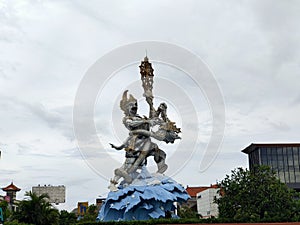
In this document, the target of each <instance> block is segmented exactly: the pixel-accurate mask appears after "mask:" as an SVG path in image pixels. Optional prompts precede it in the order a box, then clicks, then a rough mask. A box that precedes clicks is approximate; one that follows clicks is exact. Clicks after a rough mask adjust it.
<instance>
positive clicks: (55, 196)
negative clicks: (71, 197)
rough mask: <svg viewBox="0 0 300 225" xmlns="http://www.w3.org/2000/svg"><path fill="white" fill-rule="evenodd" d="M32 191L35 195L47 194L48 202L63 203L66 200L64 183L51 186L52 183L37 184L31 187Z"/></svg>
mask: <svg viewBox="0 0 300 225" xmlns="http://www.w3.org/2000/svg"><path fill="white" fill-rule="evenodd" d="M32 192H33V193H35V194H36V195H37V196H40V195H42V194H48V196H49V202H50V203H55V204H59V203H64V202H66V187H65V186H64V185H59V186H52V185H50V184H49V185H44V186H42V185H38V186H35V187H32Z"/></svg>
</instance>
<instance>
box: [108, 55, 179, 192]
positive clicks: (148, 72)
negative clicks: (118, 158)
mask: <svg viewBox="0 0 300 225" xmlns="http://www.w3.org/2000/svg"><path fill="white" fill-rule="evenodd" d="M140 68H141V75H142V81H143V88H144V96H145V97H146V101H147V103H148V104H149V106H150V112H149V118H147V117H145V116H144V117H141V116H139V115H138V114H137V110H138V105H137V100H136V99H135V98H134V97H133V96H132V95H129V98H128V96H127V92H128V91H127V90H126V91H125V92H124V93H123V97H122V100H121V101H120V108H121V109H122V110H123V111H124V114H125V116H124V118H123V124H124V125H125V127H126V128H127V129H128V130H129V137H128V138H127V139H126V140H125V142H124V143H123V144H122V145H120V146H115V145H113V144H110V145H111V147H113V148H115V149H116V150H121V149H125V151H126V154H125V158H126V159H125V162H124V163H123V165H122V166H121V167H120V168H118V169H116V170H115V171H114V173H115V176H114V178H113V179H111V181H110V186H109V189H110V190H111V191H117V190H118V188H117V187H116V185H117V184H118V182H119V179H120V178H122V177H123V178H124V182H125V183H127V184H130V183H131V182H132V176H131V174H133V173H136V171H137V169H139V168H141V167H142V166H145V165H146V163H147V157H149V156H154V161H155V162H156V164H157V173H164V172H165V171H166V170H167V168H168V166H167V165H166V164H165V159H166V153H165V152H164V151H162V150H161V149H159V148H158V146H157V144H155V143H153V142H152V141H151V137H152V138H155V139H157V140H159V141H164V142H166V143H174V141H175V140H176V139H180V137H179V136H178V133H180V132H181V131H180V128H177V127H176V125H175V123H174V122H171V121H170V120H169V119H168V117H167V105H166V104H165V103H161V104H160V105H159V107H158V109H157V110H155V108H154V107H153V95H152V84H153V69H152V67H151V63H149V62H148V58H147V57H145V60H144V61H143V62H142V64H141V66H140ZM156 125H158V130H157V131H155V132H154V131H152V130H151V128H152V127H154V126H156Z"/></svg>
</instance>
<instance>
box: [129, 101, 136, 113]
mask: <svg viewBox="0 0 300 225" xmlns="http://www.w3.org/2000/svg"><path fill="white" fill-rule="evenodd" d="M137 110H138V106H137V103H136V102H135V103H133V102H132V103H129V105H128V114H129V116H135V115H136V114H137Z"/></svg>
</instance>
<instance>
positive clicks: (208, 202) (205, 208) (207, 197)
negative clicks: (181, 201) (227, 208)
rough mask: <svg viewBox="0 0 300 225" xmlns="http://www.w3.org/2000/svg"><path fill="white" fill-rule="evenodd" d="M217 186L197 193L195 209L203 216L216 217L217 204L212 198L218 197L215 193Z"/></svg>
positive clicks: (217, 213) (217, 212)
mask: <svg viewBox="0 0 300 225" xmlns="http://www.w3.org/2000/svg"><path fill="white" fill-rule="evenodd" d="M218 190H219V188H209V189H206V190H204V191H202V192H199V193H198V194H197V211H198V214H200V215H202V216H203V218H207V217H212V216H213V217H218V215H219V211H218V205H217V204H216V203H214V198H215V197H217V198H219V197H220V195H219V194H218V193H217V192H218Z"/></svg>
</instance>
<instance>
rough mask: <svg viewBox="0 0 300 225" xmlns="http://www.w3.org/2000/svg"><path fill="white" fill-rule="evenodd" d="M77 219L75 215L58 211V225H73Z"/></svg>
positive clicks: (65, 211)
mask: <svg viewBox="0 0 300 225" xmlns="http://www.w3.org/2000/svg"><path fill="white" fill-rule="evenodd" d="M76 221H77V217H76V215H75V213H72V212H71V213H69V212H68V211H67V210H62V211H60V214H59V225H71V224H75V223H76Z"/></svg>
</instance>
